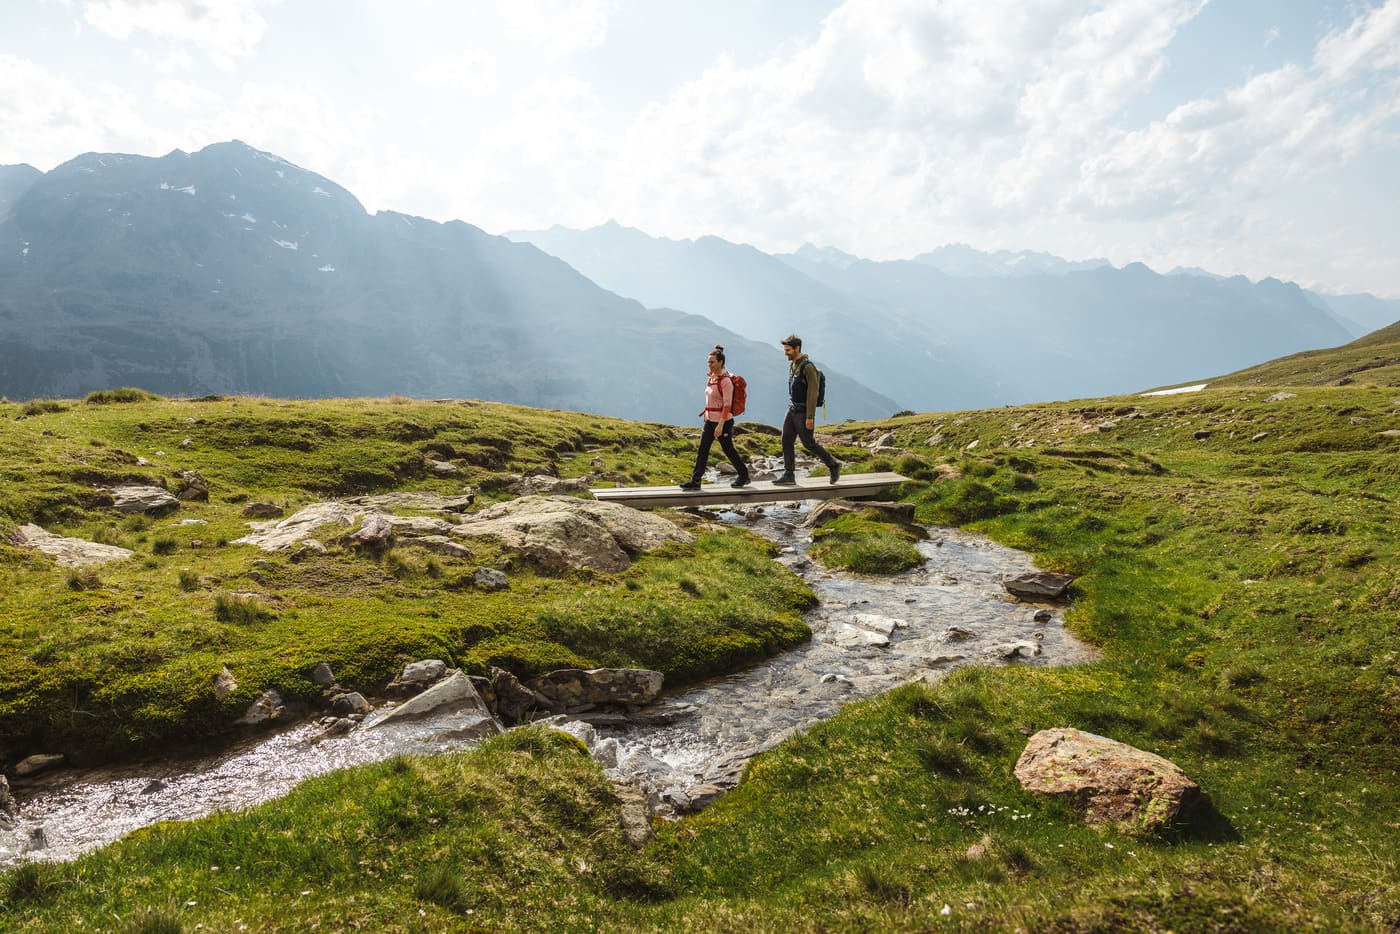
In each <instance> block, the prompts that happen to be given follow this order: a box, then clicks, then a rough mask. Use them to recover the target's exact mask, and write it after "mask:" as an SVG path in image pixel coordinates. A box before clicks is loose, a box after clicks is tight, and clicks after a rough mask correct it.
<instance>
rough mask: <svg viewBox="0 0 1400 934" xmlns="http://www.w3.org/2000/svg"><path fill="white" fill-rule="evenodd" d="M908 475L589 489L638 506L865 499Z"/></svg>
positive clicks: (597, 495) (602, 497) (601, 496)
mask: <svg viewBox="0 0 1400 934" xmlns="http://www.w3.org/2000/svg"><path fill="white" fill-rule="evenodd" d="M908 479H909V478H908V477H905V476H901V475H900V474H897V473H856V474H844V473H843V474H842V475H841V477H840V479H838V480H837V481H836V482H835V483H832V482H830V480H829V479H828V478H826V477H803V478H802V479H800V480H798V481H797V485H796V486H778V485H776V484H775V483H773V481H772V480H755V481H754V482H753V483H751V484H749V485H748V486H746V487H740V488H739V489H737V490H736V489H734V488H733V487H731V486H730V485H729V482H730V481H729V480H728V479H726V480H723V481H721V482H719V483H706V484H704V485H702V486H701V487H700V489H698V490H694V491H689V490H682V489H681V488H680V487H679V486H615V487H598V488H597V489H593V490H589V492H590V493H592V494H593V496H594V497H595V498H596V499H600V500H605V501H607V502H610V503H623V504H625V505H628V506H635V507H637V508H638V509H652V508H655V507H658V506H715V505H719V504H722V503H726V504H727V503H779V502H787V501H792V500H804V499H837V498H840V499H865V498H869V497H871V496H875V495H877V494H878V493H880V492H882V491H883V490H885V489H886V488H888V487H892V486H894V485H895V484H898V483H903V482H905V481H906V480H908Z"/></svg>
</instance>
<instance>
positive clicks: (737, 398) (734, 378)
mask: <svg viewBox="0 0 1400 934" xmlns="http://www.w3.org/2000/svg"><path fill="white" fill-rule="evenodd" d="M729 381H730V382H731V383H733V384H734V397H733V399H732V400H731V401H730V403H729V414H730V415H732V416H736V417H737V416H739V415H743V414H744V406H745V405H747V404H748V401H749V384H748V383H747V382H746V381H745V380H744V378H743V377H742V376H740V375H739V374H738V373H730V374H729Z"/></svg>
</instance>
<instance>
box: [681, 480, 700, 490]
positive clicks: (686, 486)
mask: <svg viewBox="0 0 1400 934" xmlns="http://www.w3.org/2000/svg"><path fill="white" fill-rule="evenodd" d="M681 489H682V490H685V491H686V492H687V493H694V492H695V491H696V490H698V489H700V481H699V480H687V481H685V482H684V483H682V484H681Z"/></svg>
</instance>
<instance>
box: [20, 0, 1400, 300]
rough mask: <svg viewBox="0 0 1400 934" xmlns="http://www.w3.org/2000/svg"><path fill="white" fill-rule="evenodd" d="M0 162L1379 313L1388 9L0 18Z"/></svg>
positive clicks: (491, 224) (1130, 6)
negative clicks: (169, 170) (998, 256)
mask: <svg viewBox="0 0 1400 934" xmlns="http://www.w3.org/2000/svg"><path fill="white" fill-rule="evenodd" d="M0 7H2V8H3V15H0V164H14V163H28V164H30V165H33V166H34V167H36V168H38V169H41V170H43V171H48V170H50V169H52V168H54V167H55V166H57V165H59V164H61V163H63V162H65V161H67V160H69V159H71V158H74V157H75V156H78V155H80V154H82V153H85V152H126V153H136V154H141V155H152V156H155V155H163V154H165V153H167V152H169V151H171V150H172V149H177V148H178V149H183V150H185V151H195V150H198V149H200V148H202V147H204V146H206V145H208V144H210V143H214V142H221V141H225V140H229V139H241V140H243V141H244V142H246V143H248V144H250V145H252V146H254V147H256V148H258V149H262V150H266V151H268V152H272V153H275V154H276V155H278V156H281V157H283V158H285V159H287V160H288V161H291V162H294V163H296V164H298V165H300V166H302V167H304V168H307V169H310V170H312V171H314V172H317V173H319V174H321V175H324V176H325V177H327V178H329V179H331V180H332V181H335V182H337V183H338V184H340V185H342V186H344V187H345V188H347V189H349V190H350V191H351V192H352V193H354V194H355V195H356V196H357V197H358V198H359V199H360V201H361V202H362V203H363V204H364V205H365V207H366V208H368V209H369V210H371V211H376V210H396V211H402V212H405V213H408V214H414V215H419V216H423V217H429V218H433V219H435V220H439V221H446V220H453V219H460V220H464V221H466V222H468V223H471V224H474V225H476V226H478V227H481V228H482V229H484V230H487V231H488V232H491V233H505V232H507V231H510V230H523V229H537V228H544V227H549V226H551V225H554V224H562V225H564V226H567V227H591V226H594V225H597V224H601V223H603V222H605V221H607V220H610V219H612V220H616V221H618V222H619V223H621V224H624V225H626V226H629V227H636V228H639V229H641V230H644V231H646V232H647V233H649V234H652V235H655V236H663V237H669V238H673V239H687V238H695V237H700V236H705V235H715V236H719V237H723V238H725V239H727V240H731V241H734V242H740V243H749V244H752V245H754V246H756V247H758V248H759V249H761V250H765V251H767V252H786V251H790V250H793V249H796V248H797V247H799V246H800V245H801V244H803V243H807V242H810V243H813V244H816V245H818V246H831V247H836V248H838V249H841V250H845V251H847V252H850V253H854V254H856V255H859V256H863V257H867V258H870V259H901V258H908V257H911V256H914V255H916V254H918V253H922V252H925V251H927V250H931V249H933V248H935V247H937V246H940V245H942V244H945V243H966V244H969V245H971V246H973V247H976V248H978V249H982V250H997V249H1009V250H1022V249H1029V250H1043V251H1046V252H1050V253H1055V254H1057V255H1060V256H1064V257H1066V258H1069V259H1089V258H1095V257H1104V258H1107V259H1108V260H1110V261H1111V262H1113V263H1114V264H1116V265H1123V264H1126V263H1129V262H1134V261H1139V262H1145V263H1147V264H1148V265H1149V266H1151V267H1152V268H1154V269H1157V270H1158V271H1161V272H1165V271H1167V270H1170V269H1172V268H1174V267H1176V266H1195V267H1202V268H1205V269H1208V270H1210V271H1212V272H1216V273H1221V274H1226V275H1235V274H1243V275H1246V276H1249V277H1250V278H1251V279H1260V278H1263V277H1265V276H1275V277H1278V278H1281V279H1285V280H1292V281H1296V282H1298V283H1300V284H1301V285H1304V286H1306V287H1310V288H1317V289H1320V290H1323V291H1326V292H1329V293H1334V294H1335V293H1348V292H1359V291H1369V292H1372V293H1375V294H1377V295H1380V296H1383V297H1388V298H1400V260H1397V257H1400V0H845V2H840V0H395V2H392V3H390V2H383V0H0Z"/></svg>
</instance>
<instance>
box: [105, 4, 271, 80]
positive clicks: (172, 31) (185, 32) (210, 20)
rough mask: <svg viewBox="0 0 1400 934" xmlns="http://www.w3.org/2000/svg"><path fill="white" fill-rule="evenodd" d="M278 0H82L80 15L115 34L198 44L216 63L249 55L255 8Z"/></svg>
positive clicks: (256, 35) (258, 27) (256, 29)
mask: <svg viewBox="0 0 1400 934" xmlns="http://www.w3.org/2000/svg"><path fill="white" fill-rule="evenodd" d="M276 2H279V0H88V2H87V3H86V4H85V5H84V8H83V18H84V19H85V20H86V21H87V22H88V23H89V24H91V25H92V26H94V27H96V28H97V29H99V30H101V31H102V32H105V33H107V34H108V35H110V36H113V37H115V38H117V39H123V40H124V39H127V38H129V37H130V36H132V35H133V34H135V33H148V34H150V35H152V36H154V37H156V38H158V39H166V40H169V41H171V42H176V43H184V44H189V45H194V46H198V47H200V48H202V49H203V50H204V51H205V52H206V54H208V55H209V56H210V57H211V58H212V59H213V60H214V61H215V63H216V64H218V65H220V66H221V67H226V68H228V67H232V64H233V60H234V59H237V58H240V57H245V56H248V55H251V54H252V53H253V51H254V50H255V49H256V48H257V45H258V43H259V42H261V41H262V37H263V33H264V32H265V31H266V30H267V21H266V20H265V19H263V17H262V14H261V13H259V12H258V7H260V6H267V5H269V4H272V3H276Z"/></svg>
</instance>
